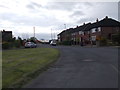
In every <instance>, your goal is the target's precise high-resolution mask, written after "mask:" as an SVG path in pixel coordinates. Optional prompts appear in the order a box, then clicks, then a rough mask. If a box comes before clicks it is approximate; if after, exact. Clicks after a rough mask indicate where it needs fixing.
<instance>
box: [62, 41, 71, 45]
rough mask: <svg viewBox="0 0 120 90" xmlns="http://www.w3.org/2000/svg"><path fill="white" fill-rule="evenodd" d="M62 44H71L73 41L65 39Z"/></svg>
mask: <svg viewBox="0 0 120 90" xmlns="http://www.w3.org/2000/svg"><path fill="white" fill-rule="evenodd" d="M62 45H71V41H63V42H62Z"/></svg>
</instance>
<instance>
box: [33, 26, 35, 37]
mask: <svg viewBox="0 0 120 90" xmlns="http://www.w3.org/2000/svg"><path fill="white" fill-rule="evenodd" d="M33 33H34V38H35V27H33Z"/></svg>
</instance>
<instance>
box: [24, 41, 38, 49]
mask: <svg viewBox="0 0 120 90" xmlns="http://www.w3.org/2000/svg"><path fill="white" fill-rule="evenodd" d="M36 47H37V44H35V43H34V42H26V43H25V48H36Z"/></svg>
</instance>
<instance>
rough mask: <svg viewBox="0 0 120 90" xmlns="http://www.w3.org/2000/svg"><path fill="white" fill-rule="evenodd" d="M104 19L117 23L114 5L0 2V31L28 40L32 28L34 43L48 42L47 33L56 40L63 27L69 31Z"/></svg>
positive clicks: (29, 0) (38, 0)
mask: <svg viewBox="0 0 120 90" xmlns="http://www.w3.org/2000/svg"><path fill="white" fill-rule="evenodd" d="M105 16H108V17H110V18H113V19H116V20H118V2H73V1H71V2H68V1H62V2H58V1H55V0H54V1H51V2H50V0H49V2H48V1H47V0H42V1H41V0H0V30H3V29H5V30H6V31H10V30H11V31H13V35H14V36H16V37H17V36H20V37H22V38H28V37H32V36H33V27H34V26H35V32H36V37H37V38H38V39H51V31H52V36H54V35H55V37H56V35H57V34H58V33H60V32H61V31H62V30H63V29H65V24H66V28H72V27H76V26H77V25H78V26H79V25H82V24H83V23H88V22H95V21H96V19H97V18H98V19H99V20H101V19H103V18H104V17H105ZM51 29H52V30H51ZM53 34H54V35H53Z"/></svg>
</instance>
